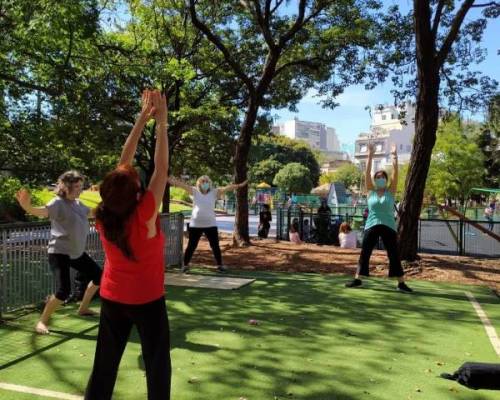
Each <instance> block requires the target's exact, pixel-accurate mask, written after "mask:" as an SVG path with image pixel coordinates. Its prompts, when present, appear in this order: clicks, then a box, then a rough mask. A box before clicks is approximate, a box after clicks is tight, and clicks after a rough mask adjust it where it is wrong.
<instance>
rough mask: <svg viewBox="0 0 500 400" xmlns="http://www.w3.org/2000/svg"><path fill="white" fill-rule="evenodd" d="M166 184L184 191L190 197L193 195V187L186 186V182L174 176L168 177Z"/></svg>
mask: <svg viewBox="0 0 500 400" xmlns="http://www.w3.org/2000/svg"><path fill="white" fill-rule="evenodd" d="M168 182H169V183H170V184H171V185H172V186H175V187H179V188H181V189H184V190H185V191H186V192H188V194H190V195H192V194H193V187H192V186H191V185H188V184H187V183H186V182H184V181H183V180H181V179H179V178H176V177H175V176H169V177H168Z"/></svg>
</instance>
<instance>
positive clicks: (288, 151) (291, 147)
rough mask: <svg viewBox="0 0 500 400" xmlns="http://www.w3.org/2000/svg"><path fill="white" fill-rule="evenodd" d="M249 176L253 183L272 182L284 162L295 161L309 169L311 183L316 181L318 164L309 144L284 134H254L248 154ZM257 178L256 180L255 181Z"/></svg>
mask: <svg viewBox="0 0 500 400" xmlns="http://www.w3.org/2000/svg"><path fill="white" fill-rule="evenodd" d="M248 159H249V164H250V165H251V167H250V177H251V178H252V179H254V183H258V182H261V181H264V182H266V183H268V184H272V183H273V179H274V176H275V175H276V173H277V172H278V171H279V170H280V169H281V168H283V167H284V166H285V165H286V164H289V163H293V162H297V163H300V164H302V165H304V166H305V167H306V168H307V169H308V170H309V178H310V180H311V182H312V184H313V185H316V184H317V183H318V179H319V175H320V166H319V164H318V161H317V159H316V155H315V153H314V151H313V150H312V149H311V147H310V146H309V144H307V143H305V142H302V141H300V140H294V139H290V138H288V137H286V136H274V135H271V136H263V135H256V137H255V138H254V140H253V141H252V147H251V149H250V154H249V156H248ZM255 180H257V181H258V182H257V181H255Z"/></svg>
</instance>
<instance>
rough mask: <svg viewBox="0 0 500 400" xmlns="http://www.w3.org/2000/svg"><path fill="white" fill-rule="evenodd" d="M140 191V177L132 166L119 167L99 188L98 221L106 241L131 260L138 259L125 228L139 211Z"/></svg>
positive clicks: (106, 177) (109, 174)
mask: <svg viewBox="0 0 500 400" xmlns="http://www.w3.org/2000/svg"><path fill="white" fill-rule="evenodd" d="M140 190H141V187H140V179H139V174H138V173H137V171H136V170H135V168H133V167H132V166H130V165H119V166H118V167H117V168H116V169H114V170H113V171H111V172H109V173H108V174H107V175H106V176H105V178H104V180H103V181H102V183H101V185H100V187H99V193H100V194H101V199H102V201H101V202H100V203H99V205H98V206H97V212H96V218H97V220H98V221H99V222H100V223H101V224H102V226H103V228H104V237H105V238H106V240H108V241H110V242H111V243H114V244H115V245H116V246H117V247H118V248H119V249H120V250H121V251H122V252H123V254H124V255H125V256H126V257H127V258H129V259H131V260H135V258H134V254H133V252H132V249H131V248H130V244H129V242H128V236H127V230H126V229H125V227H126V224H127V222H128V220H129V218H130V216H131V215H132V214H133V212H134V211H135V208H136V207H137V203H138V199H137V194H138V193H139V192H140Z"/></svg>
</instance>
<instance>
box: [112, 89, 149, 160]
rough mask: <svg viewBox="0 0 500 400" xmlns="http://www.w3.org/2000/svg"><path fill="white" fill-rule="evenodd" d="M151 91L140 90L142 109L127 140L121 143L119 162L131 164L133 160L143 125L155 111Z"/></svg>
mask: <svg viewBox="0 0 500 400" xmlns="http://www.w3.org/2000/svg"><path fill="white" fill-rule="evenodd" d="M152 93H153V92H152V91H150V90H144V92H142V109H141V112H140V114H139V116H138V117H137V120H136V121H135V124H134V127H133V128H132V130H131V131H130V133H129V135H128V137H127V141H126V142H125V144H124V145H123V150H122V154H121V157H120V162H119V164H128V165H132V162H133V161H134V156H135V151H136V150H137V144H138V143H139V139H140V137H141V134H142V131H143V130H144V126H146V123H147V122H148V121H149V120H150V119H151V117H152V116H153V114H154V112H155V109H154V107H153V103H152Z"/></svg>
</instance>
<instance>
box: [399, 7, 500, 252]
mask: <svg viewBox="0 0 500 400" xmlns="http://www.w3.org/2000/svg"><path fill="white" fill-rule="evenodd" d="M474 7H478V8H479V7H481V8H484V12H483V17H481V18H476V19H474V20H472V21H470V22H467V23H464V21H465V18H466V16H467V14H468V13H469V11H470V10H471V9H472V8H474ZM499 9H500V7H499V5H498V4H497V3H496V2H487V3H481V2H479V3H476V2H475V1H474V0H464V1H462V2H449V1H447V0H414V1H413V21H414V22H413V23H414V43H415V49H416V50H415V53H414V57H413V55H412V56H411V57H410V59H404V57H402V55H401V53H397V54H396V53H395V57H396V56H397V57H400V59H401V60H396V61H402V60H404V61H403V62H401V63H400V65H401V64H405V63H406V66H407V67H408V68H410V69H411V68H412V66H413V65H415V64H413V60H415V61H416V82H415V87H414V88H415V89H416V95H417V99H416V100H417V101H416V103H417V107H416V114H415V138H414V143H413V149H412V154H411V158H410V165H409V171H408V176H407V179H406V183H405V191H404V198H403V201H402V203H401V205H400V210H401V213H400V222H399V228H398V230H399V245H400V253H401V258H402V259H404V260H408V261H413V260H415V259H416V258H417V235H418V218H419V216H420V211H421V207H422V202H423V197H424V189H425V182H426V179H427V174H428V171H429V165H430V161H431V154H432V149H433V147H434V144H435V141H436V130H437V126H438V120H439V105H440V94H441V95H444V96H446V97H447V98H448V101H449V103H450V104H451V105H454V106H457V107H458V108H459V109H462V108H464V107H472V106H475V105H477V103H478V101H480V100H481V96H480V94H483V95H487V94H488V93H491V91H492V90H494V88H495V87H496V82H491V81H488V80H487V79H480V77H479V76H478V74H477V73H473V72H465V73H464V72H463V71H464V70H465V71H467V67H468V66H469V64H471V63H472V62H474V61H475V59H476V58H480V59H481V58H484V55H483V54H482V53H481V52H480V51H479V52H474V50H475V46H473V44H475V43H478V42H480V40H481V37H482V33H483V31H484V28H485V27H486V18H488V17H496V16H498V13H499ZM396 80H397V78H396ZM443 80H444V81H445V82H446V85H441V83H442V81H443ZM409 81H410V82H411V83H410V84H411V85H413V83H414V81H412V80H411V79H410V80H409ZM443 86H445V87H446V89H445V90H443ZM477 86H481V90H480V91H479V95H478V92H474V93H473V95H471V96H466V95H465V94H466V90H467V89H469V90H470V89H471V87H472V88H473V89H475V88H476V87H477ZM440 90H442V91H443V93H441V92H440Z"/></svg>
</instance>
